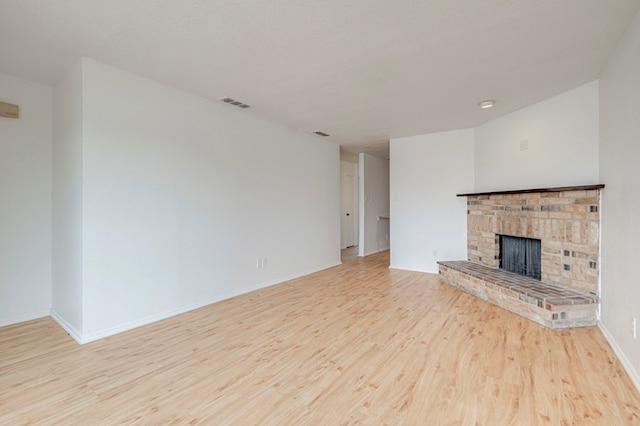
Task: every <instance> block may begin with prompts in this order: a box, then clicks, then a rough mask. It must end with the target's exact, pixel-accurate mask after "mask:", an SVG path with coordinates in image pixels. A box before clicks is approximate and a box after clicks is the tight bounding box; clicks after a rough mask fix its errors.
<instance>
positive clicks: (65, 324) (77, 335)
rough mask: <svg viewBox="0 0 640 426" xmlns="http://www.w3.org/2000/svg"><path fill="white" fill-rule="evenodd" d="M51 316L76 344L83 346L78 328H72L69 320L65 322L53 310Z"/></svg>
mask: <svg viewBox="0 0 640 426" xmlns="http://www.w3.org/2000/svg"><path fill="white" fill-rule="evenodd" d="M49 315H50V316H51V318H53V320H54V321H55V322H57V323H58V325H59V326H60V327H62V329H63V330H64V331H66V332H67V333H68V334H69V336H71V338H72V339H73V340H75V341H76V342H78V343H80V344H82V343H83V341H82V333H81V332H79V331H78V330H76V328H75V327H74V326H72V325H71V324H69V322H68V321H67V320H65V319H64V318H63V317H62V316H60V315H59V314H58V313H57V312H56V311H54V310H53V309H51V312H50V313H49Z"/></svg>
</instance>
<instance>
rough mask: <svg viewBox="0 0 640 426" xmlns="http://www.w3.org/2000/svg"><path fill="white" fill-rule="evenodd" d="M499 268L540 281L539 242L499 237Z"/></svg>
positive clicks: (530, 239)
mask: <svg viewBox="0 0 640 426" xmlns="http://www.w3.org/2000/svg"><path fill="white" fill-rule="evenodd" d="M500 268H502V269H506V270H508V271H511V272H515V273H516V274H520V275H524V276H527V277H531V278H535V279H537V280H539V279H540V270H541V260H540V240H535V239H532V238H521V237H511V236H509V235H500Z"/></svg>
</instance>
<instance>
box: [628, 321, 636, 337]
mask: <svg viewBox="0 0 640 426" xmlns="http://www.w3.org/2000/svg"><path fill="white" fill-rule="evenodd" d="M637 323H638V321H637V320H636V317H634V316H631V324H630V325H631V329H630V330H629V331H630V332H631V336H633V338H634V339H637V338H638V334H637V330H638V328H637Z"/></svg>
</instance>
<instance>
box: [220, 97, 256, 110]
mask: <svg viewBox="0 0 640 426" xmlns="http://www.w3.org/2000/svg"><path fill="white" fill-rule="evenodd" d="M220 100H221V101H222V102H224V103H225V104H229V105H233V106H237V107H238V108H242V109H247V108H249V107H250V106H251V105H247V104H245V103H243V102H240V101H236V100H235V99H231V98H227V97H224V98H220Z"/></svg>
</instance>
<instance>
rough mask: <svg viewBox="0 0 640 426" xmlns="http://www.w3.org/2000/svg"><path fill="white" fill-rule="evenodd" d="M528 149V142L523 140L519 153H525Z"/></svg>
mask: <svg viewBox="0 0 640 426" xmlns="http://www.w3.org/2000/svg"><path fill="white" fill-rule="evenodd" d="M528 149H529V141H528V140H526V139H525V140H523V141H520V151H526V150H528Z"/></svg>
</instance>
